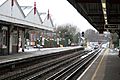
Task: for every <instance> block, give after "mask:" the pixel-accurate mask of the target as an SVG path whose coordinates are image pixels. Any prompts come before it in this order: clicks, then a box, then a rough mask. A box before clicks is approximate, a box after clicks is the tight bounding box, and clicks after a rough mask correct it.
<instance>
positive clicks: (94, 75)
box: [91, 49, 108, 80]
mask: <svg viewBox="0 0 120 80" xmlns="http://www.w3.org/2000/svg"><path fill="white" fill-rule="evenodd" d="M106 53H108V49H107V50H106V51H105V52H104V55H103V56H102V59H101V60H100V62H99V64H98V66H97V69H96V70H95V73H94V74H93V76H92V79H91V80H94V78H95V77H96V74H97V72H98V70H99V68H100V65H101V63H102V62H103V59H104V57H105V54H106Z"/></svg>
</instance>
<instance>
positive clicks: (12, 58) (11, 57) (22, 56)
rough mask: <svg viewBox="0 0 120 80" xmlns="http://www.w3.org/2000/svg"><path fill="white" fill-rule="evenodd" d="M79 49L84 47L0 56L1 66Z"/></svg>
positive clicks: (44, 49)
mask: <svg viewBox="0 0 120 80" xmlns="http://www.w3.org/2000/svg"><path fill="white" fill-rule="evenodd" d="M79 48H83V47H81V46H74V47H57V48H43V49H38V50H36V51H28V52H20V53H17V54H11V55H3V56H0V64H3V63H8V62H14V61H17V60H22V59H26V58H30V57H35V56H40V55H46V54H52V53H57V52H62V51H67V50H74V49H79Z"/></svg>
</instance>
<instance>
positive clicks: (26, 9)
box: [20, 6, 33, 16]
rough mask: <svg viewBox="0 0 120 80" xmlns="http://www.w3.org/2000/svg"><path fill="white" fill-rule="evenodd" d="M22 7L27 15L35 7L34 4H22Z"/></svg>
mask: <svg viewBox="0 0 120 80" xmlns="http://www.w3.org/2000/svg"><path fill="white" fill-rule="evenodd" d="M20 7H21V9H22V10H23V12H24V14H25V16H27V14H28V13H29V12H30V11H31V10H32V9H33V6H20Z"/></svg>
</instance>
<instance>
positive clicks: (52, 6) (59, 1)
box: [0, 0, 94, 31]
mask: <svg viewBox="0 0 120 80" xmlns="http://www.w3.org/2000/svg"><path fill="white" fill-rule="evenodd" d="M0 1H3V0H0ZM17 1H18V3H19V4H20V6H34V1H36V6H37V9H38V11H39V12H47V11H48V9H49V12H50V15H51V17H52V19H53V22H54V24H56V25H61V24H68V23H70V24H73V25H76V26H77V27H78V28H79V29H80V30H81V31H85V30H86V29H89V28H90V29H94V28H93V27H92V26H91V25H90V24H89V23H88V22H87V20H85V19H84V18H83V17H82V16H81V15H80V14H79V13H78V12H77V10H76V9H74V8H73V6H72V5H71V4H70V3H69V2H68V1H67V0H17Z"/></svg>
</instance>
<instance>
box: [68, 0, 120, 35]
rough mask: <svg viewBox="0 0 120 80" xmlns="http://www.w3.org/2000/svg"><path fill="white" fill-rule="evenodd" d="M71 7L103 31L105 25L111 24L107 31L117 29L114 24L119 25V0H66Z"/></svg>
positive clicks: (100, 31)
mask: <svg viewBox="0 0 120 80" xmlns="http://www.w3.org/2000/svg"><path fill="white" fill-rule="evenodd" d="M68 2H69V3H70V4H71V5H73V7H74V8H75V9H76V10H77V11H78V12H79V13H80V14H81V15H82V16H83V17H84V18H85V19H87V20H88V22H89V23H90V24H91V25H92V26H93V27H94V28H95V29H96V30H98V31H99V33H103V31H106V29H105V28H104V27H105V25H109V26H111V25H112V26H113V28H112V26H111V28H109V31H117V32H118V29H114V25H115V26H118V27H119V25H120V0H68Z"/></svg>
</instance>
